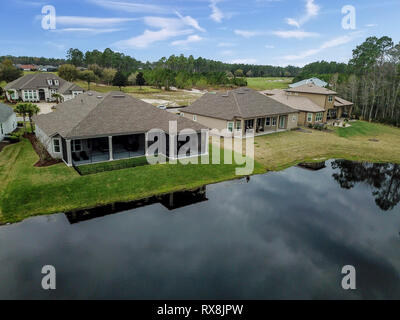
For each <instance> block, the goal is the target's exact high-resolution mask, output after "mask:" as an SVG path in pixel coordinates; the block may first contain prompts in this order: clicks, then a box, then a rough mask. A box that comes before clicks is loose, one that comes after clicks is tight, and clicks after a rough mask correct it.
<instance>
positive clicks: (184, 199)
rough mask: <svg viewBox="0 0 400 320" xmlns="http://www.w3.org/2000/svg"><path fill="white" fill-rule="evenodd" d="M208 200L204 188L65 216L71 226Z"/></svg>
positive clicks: (172, 208) (76, 211)
mask: <svg viewBox="0 0 400 320" xmlns="http://www.w3.org/2000/svg"><path fill="white" fill-rule="evenodd" d="M207 200H208V199H207V187H206V186H203V187H201V188H198V189H195V190H188V191H179V192H174V193H170V194H165V195H160V196H155V197H150V198H145V199H141V200H138V201H131V202H116V203H113V204H110V205H105V206H101V207H96V208H91V209H85V210H75V211H70V212H67V213H65V215H66V217H67V219H68V221H69V222H70V223H71V224H74V223H79V222H82V221H87V220H91V219H95V218H99V217H104V216H107V215H111V214H116V213H119V212H123V211H128V210H133V209H137V208H141V207H146V206H150V205H152V204H156V203H161V204H162V205H163V206H164V207H166V208H167V209H168V210H175V209H178V208H182V207H186V206H190V205H193V204H195V203H200V202H203V201H207Z"/></svg>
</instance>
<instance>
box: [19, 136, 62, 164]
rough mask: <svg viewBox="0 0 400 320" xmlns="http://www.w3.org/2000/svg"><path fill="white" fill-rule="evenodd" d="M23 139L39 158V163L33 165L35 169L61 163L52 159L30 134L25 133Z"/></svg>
mask: <svg viewBox="0 0 400 320" xmlns="http://www.w3.org/2000/svg"><path fill="white" fill-rule="evenodd" d="M24 138H26V139H28V140H29V141H30V142H31V144H32V146H33V149H34V150H35V152H36V154H37V155H38V156H39V161H38V162H36V163H35V167H50V166H52V165H55V164H57V163H61V160H57V159H53V158H52V157H51V156H50V154H49V153H48V152H47V150H46V149H45V147H44V146H43V145H42V144H41V143H40V141H39V140H38V139H36V136H35V135H34V134H32V133H27V134H25V135H24Z"/></svg>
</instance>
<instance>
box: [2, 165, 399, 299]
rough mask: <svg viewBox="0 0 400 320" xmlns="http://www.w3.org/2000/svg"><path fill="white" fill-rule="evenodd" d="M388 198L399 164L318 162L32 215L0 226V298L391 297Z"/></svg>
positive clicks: (393, 238) (393, 225) (394, 295)
mask: <svg viewBox="0 0 400 320" xmlns="http://www.w3.org/2000/svg"><path fill="white" fill-rule="evenodd" d="M399 201H400V166H398V165H391V164H368V163H364V164H361V163H353V162H350V161H327V162H326V163H322V164H317V165H307V164H305V165H304V166H303V167H292V168H289V169H287V170H285V171H282V172H278V173H268V174H265V175H260V176H254V177H251V178H249V179H242V180H237V181H229V182H224V183H220V184H216V185H210V186H205V187H203V188H200V189H198V190H194V191H190V192H183V193H175V194H172V195H166V196H162V197H154V198H150V199H146V200H143V201H139V202H132V203H125V204H114V205H110V206H106V207H104V208H99V209H96V210H87V211H84V212H70V213H67V214H56V215H51V216H42V217H35V218H31V219H28V220H26V221H24V222H22V223H19V224H15V225H9V226H3V227H0V298H1V299H12V298H18V299H19V298H24V299H26V298H40V299H47V298H49V299H58V298H72V299H80V298H89V299H325V298H328V299H384V298H386V299H398V298H400V277H399V272H400V233H399V232H400V206H399V205H398V203H399ZM44 265H53V266H54V267H55V268H56V270H57V289H56V290H54V291H44V290H43V289H42V288H41V281H42V277H43V275H42V274H41V269H42V267H43V266H44ZM345 265H352V266H354V267H355V269H356V272H357V273H356V283H357V290H348V291H346V290H343V289H342V287H341V281H342V278H343V275H342V274H341V270H342V267H343V266H345Z"/></svg>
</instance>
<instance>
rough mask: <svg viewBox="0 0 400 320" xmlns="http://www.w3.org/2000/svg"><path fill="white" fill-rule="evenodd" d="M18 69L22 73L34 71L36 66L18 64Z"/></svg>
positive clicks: (36, 68)
mask: <svg viewBox="0 0 400 320" xmlns="http://www.w3.org/2000/svg"><path fill="white" fill-rule="evenodd" d="M18 69H20V70H22V71H36V70H38V66H36V65H34V64H20V65H18Z"/></svg>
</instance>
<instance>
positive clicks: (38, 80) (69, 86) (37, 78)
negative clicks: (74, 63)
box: [5, 72, 84, 94]
mask: <svg viewBox="0 0 400 320" xmlns="http://www.w3.org/2000/svg"><path fill="white" fill-rule="evenodd" d="M47 80H53V85H51V86H50V85H49V84H48V83H47ZM54 80H58V81H59V85H58V86H56V85H55V83H54ZM40 88H50V89H58V90H59V92H60V93H61V94H66V93H71V91H72V90H75V91H84V90H83V89H82V88H81V87H79V86H77V85H76V84H73V83H71V82H68V81H66V80H64V79H62V78H60V77H59V76H57V75H55V74H54V73H47V72H39V73H30V74H27V75H25V76H23V77H21V78H18V79H17V80H14V81H13V82H10V83H9V84H7V85H6V87H5V90H10V89H14V90H33V89H40Z"/></svg>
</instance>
